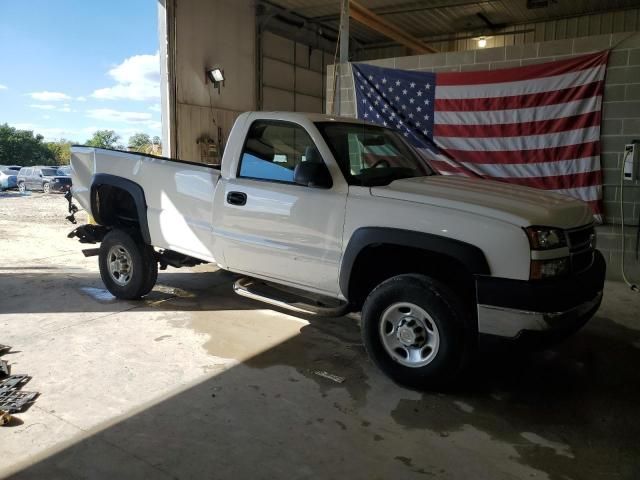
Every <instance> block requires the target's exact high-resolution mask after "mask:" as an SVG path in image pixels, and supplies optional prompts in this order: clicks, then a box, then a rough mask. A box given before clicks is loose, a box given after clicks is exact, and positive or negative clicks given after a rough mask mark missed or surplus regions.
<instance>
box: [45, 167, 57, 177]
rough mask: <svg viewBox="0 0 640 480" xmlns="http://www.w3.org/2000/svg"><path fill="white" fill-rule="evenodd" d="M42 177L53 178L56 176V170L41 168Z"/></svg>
mask: <svg viewBox="0 0 640 480" xmlns="http://www.w3.org/2000/svg"><path fill="white" fill-rule="evenodd" d="M42 175H43V176H45V177H55V176H56V170H55V169H54V168H43V169H42Z"/></svg>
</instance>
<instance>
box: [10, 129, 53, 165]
mask: <svg viewBox="0 0 640 480" xmlns="http://www.w3.org/2000/svg"><path fill="white" fill-rule="evenodd" d="M43 140H44V137H43V136H42V135H39V134H38V135H34V134H33V131H32V130H18V129H17V128H14V127H10V126H9V125H8V124H6V123H4V124H0V164H2V165H26V166H28V165H55V158H54V156H53V154H52V153H51V151H50V150H49V149H48V148H47V146H46V145H45V143H44V142H43Z"/></svg>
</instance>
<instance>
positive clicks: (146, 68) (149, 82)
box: [91, 52, 160, 100]
mask: <svg viewBox="0 0 640 480" xmlns="http://www.w3.org/2000/svg"><path fill="white" fill-rule="evenodd" d="M109 76H110V77H111V78H113V79H114V80H115V82H116V84H115V85H114V86H112V87H107V88H100V89H98V90H95V91H94V92H93V93H92V94H91V96H92V97H95V98H99V99H102V100H116V99H127V100H154V99H157V98H160V55H159V53H158V52H156V53H155V55H134V56H132V57H129V58H126V59H125V60H124V61H123V62H122V63H121V64H120V65H117V66H115V67H114V68H112V69H111V70H109Z"/></svg>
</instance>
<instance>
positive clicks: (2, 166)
mask: <svg viewBox="0 0 640 480" xmlns="http://www.w3.org/2000/svg"><path fill="white" fill-rule="evenodd" d="M21 168H22V167H21V166H20V165H0V170H6V169H9V170H15V171H16V175H17V174H18V173H17V172H19V171H20V169H21Z"/></svg>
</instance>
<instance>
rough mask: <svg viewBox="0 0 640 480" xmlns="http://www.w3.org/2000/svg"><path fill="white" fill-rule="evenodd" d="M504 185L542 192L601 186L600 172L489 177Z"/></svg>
mask: <svg viewBox="0 0 640 480" xmlns="http://www.w3.org/2000/svg"><path fill="white" fill-rule="evenodd" d="M491 180H496V181H499V182H505V183H515V184H517V185H524V186H525V187H533V188H541V189H543V190H562V189H569V188H580V187H593V186H595V185H601V184H602V172H600V171H593V172H584V173H575V174H571V175H554V176H551V177H524V178H517V177H508V178H503V177H491Z"/></svg>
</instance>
